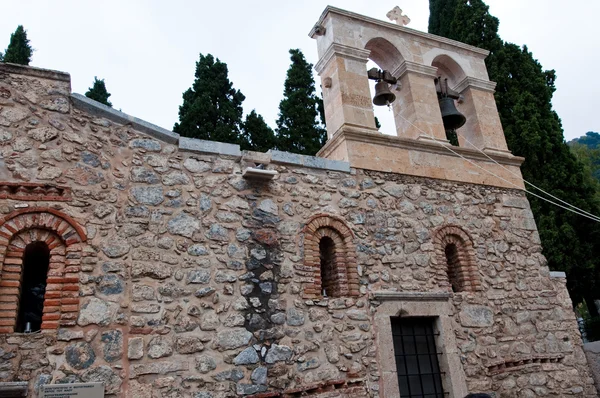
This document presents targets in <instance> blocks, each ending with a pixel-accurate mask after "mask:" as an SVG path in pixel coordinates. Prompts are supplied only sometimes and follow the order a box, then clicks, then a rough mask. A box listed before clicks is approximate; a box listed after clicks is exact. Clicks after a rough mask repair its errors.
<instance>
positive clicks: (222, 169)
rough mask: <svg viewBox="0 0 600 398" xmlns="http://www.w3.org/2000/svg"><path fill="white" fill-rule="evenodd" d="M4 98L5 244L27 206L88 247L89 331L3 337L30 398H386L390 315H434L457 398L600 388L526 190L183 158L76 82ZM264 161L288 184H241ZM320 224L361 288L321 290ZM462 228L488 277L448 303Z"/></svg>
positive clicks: (7, 357) (78, 266)
mask: <svg viewBox="0 0 600 398" xmlns="http://www.w3.org/2000/svg"><path fill="white" fill-rule="evenodd" d="M0 65H1V64H0ZM60 76H62V75H59V77H60ZM0 94H1V95H0V178H1V180H2V181H0V191H2V192H5V196H4V197H5V199H2V202H0V212H1V213H2V216H3V218H2V221H0V222H1V226H0V241H1V242H4V243H6V244H8V243H10V242H12V240H11V239H13V238H12V236H13V235H14V234H16V233H18V232H21V231H17V230H28V228H33V227H32V225H34V224H35V225H37V226H39V225H40V223H39V222H37V221H35V220H33V219H32V221H28V222H25V223H22V225H17V226H15V227H11V228H12V229H14V230H15V231H12V229H10V228H7V229H6V230H3V229H2V228H5V227H6V225H7V223H6V222H5V221H6V220H9V219H12V218H13V216H14V213H15V212H16V211H19V209H23V208H27V209H32V212H31V213H30V214H37V213H39V214H40V215H43V214H46V213H48V212H54V213H56V214H60V215H61V217H63V218H62V219H64V220H67V219H68V220H72V222H73V223H74V224H75V225H77V226H78V227H80V228H81V229H82V231H83V232H82V235H83V236H84V239H81V242H77V243H76V244H77V245H78V248H79V249H80V253H81V255H80V256H72V258H71V259H70V260H72V262H71V263H69V266H71V267H75V268H70V269H69V270H68V271H69V272H71V273H72V272H75V271H76V273H77V275H78V278H79V279H78V280H79V283H78V286H77V288H78V293H79V298H80V300H79V310H78V313H77V318H76V322H74V323H75V324H72V323H69V322H65V323H64V324H63V323H60V324H56V326H57V327H58V328H57V329H54V328H46V329H44V331H43V332H42V333H37V334H31V335H22V334H17V333H4V334H0V358H2V361H1V362H0V381H18V380H26V381H30V388H31V390H32V391H34V392H33V394H35V391H37V389H38V387H39V385H41V384H44V383H68V382H79V381H85V382H91V381H103V382H105V383H106V393H107V394H115V395H116V396H122V397H144V398H146V397H195V398H222V397H233V396H239V395H252V394H261V393H265V394H263V395H256V396H263V397H267V396H271V397H275V396H287V397H294V396H301V395H302V394H304V395H308V396H315V397H317V396H319V397H323V398H324V397H361V396H365V397H366V396H371V397H390V396H394V395H393V393H392V392H393V391H394V388H396V390H397V385H396V386H395V387H394V385H393V384H394V381H393V380H394V378H393V372H392V373H390V374H391V376H390V374H388V373H386V372H387V370H386V369H387V367H389V366H390V361H389V353H390V352H392V351H393V349H392V347H391V346H390V345H389V342H387V340H386V339H389V338H391V337H390V331H389V317H390V316H397V315H400V316H406V315H409V316H410V315H418V314H427V315H431V316H437V317H438V319H439V324H440V325H441V327H440V329H441V330H440V333H441V336H440V337H439V341H438V344H439V346H440V350H441V351H442V352H443V353H444V355H442V356H443V357H444V359H443V360H442V362H443V366H447V367H448V369H447V374H446V376H445V379H444V383H445V387H446V389H447V390H448V391H450V396H452V397H458V396H460V394H462V393H464V392H466V391H488V392H494V393H495V394H496V397H515V396H519V397H534V396H548V397H562V396H567V395H568V396H578V397H593V396H596V391H595V388H594V386H593V381H592V379H591V377H590V375H589V371H588V367H587V364H586V359H585V356H584V354H583V350H582V343H581V338H580V336H579V332H578V329H577V326H576V322H575V317H574V315H573V312H572V310H571V302H570V300H569V297H568V294H567V293H566V289H565V285H564V280H560V279H556V278H551V276H550V273H549V271H548V269H547V267H546V265H545V259H544V257H543V256H542V254H541V246H540V241H539V237H538V233H537V231H536V227H535V223H534V220H533V216H532V214H531V211H530V209H529V204H528V202H527V199H526V198H525V196H524V194H523V193H522V192H521V191H517V190H508V189H502V188H494V187H489V186H483V185H472V184H461V183H452V182H446V181H441V180H435V179H425V178H418V177H410V176H405V175H399V174H389V173H382V172H372V171H365V170H360V169H352V170H350V169H347V170H348V171H347V172H345V171H343V170H344V167H338V168H337V170H327V169H326V168H323V164H325V165H326V163H324V162H323V161H321V160H318V159H311V158H301V159H300V160H298V159H296V160H294V161H292V160H289V161H286V160H285V157H279V158H278V159H279V160H276V159H275V156H269V154H256V153H245V154H240V155H236V154H235V151H233V152H232V153H230V154H229V155H220V154H218V153H215V152H214V151H212V150H209V149H207V148H208V147H207V146H206V145H203V144H202V143H201V142H197V143H196V144H197V145H196V149H193V150H183V149H182V146H181V144H178V142H179V141H178V137H176V135H171V136H169V137H167V138H165V139H166V141H167V142H170V143H167V142H164V141H162V140H160V139H157V138H153V137H150V136H148V135H146V134H143V133H141V132H140V131H141V130H142V128H140V127H138V126H139V124H136V123H135V122H132V123H127V124H123V122H119V123H117V122H115V121H114V120H116V119H115V117H113V116H114V115H113V116H111V113H110V112H109V111H107V110H106V109H105V108H103V107H102V106H97V108H96V109H94V107H93V106H92V107H91V108H89V109H85V110H83V109H84V107H82V106H79V105H78V106H75V105H74V104H78V103H80V100H77V99H74V98H73V97H70V96H69V92H68V83H65V79H64V76H63V79H62V80H61V79H57V77H56V75H51V74H48V73H46V74H44V73H43V72H40V71H37V70H35V69H25V68H22V69H17V70H12V69H2V68H0ZM78 101H79V102H78ZM125 116H126V115H124V116H122V117H121V119H122V120H124V121H125V120H127V118H126V117H125ZM121 119H119V120H121ZM156 137H159V138H160V137H163V136H161V134H160V132H159V133H157V134H156ZM203 148H204V149H203ZM211 151H212V153H211ZM257 159H258V160H260V162H262V163H264V164H267V166H266V167H267V168H268V169H270V170H276V171H277V172H278V175H277V176H276V177H275V179H274V180H273V181H270V182H256V181H251V180H246V179H244V178H242V170H243V169H244V168H245V167H247V166H253V165H255V163H256V162H257V161H258V160H257ZM290 159H295V158H294V157H293V156H291V157H290ZM336 164H337V165H338V166H339V162H338V163H336ZM3 182H7V183H11V184H13V185H10V187H9V185H7V187H8V188H6V189H5V190H4V191H3V189H4V188H3V187H2V184H3ZM26 183H27V184H26ZM19 184H22V185H23V187H25V188H23V189H20V188H19ZM28 184H29V185H28ZM14 186H17V188H14ZM11 187H12V188H11ZM36 188H40V189H38V190H37V192H36V191H35V189H36ZM49 189H52V192H51V193H52V194H53V195H55V196H52V195H49V194H48V190H49ZM53 189H56V190H57V191H59V192H62V193H64V195H62V194H61V195H60V197H57V196H56V195H57V194H56V192H54V190H53ZM17 190H18V192H17ZM0 193H1V192H0ZM17 193H18V194H17ZM59 199H60V200H59ZM36 212H37V213H36ZM318 214H320V215H326V216H330V217H332V218H333V219H335V220H339V222H340V223H342V225H344V226H345V227H346V228H348V230H349V231H350V234H351V236H352V239H351V242H352V245H351V246H347V247H352V248H353V250H355V252H354V253H346V256H347V257H346V260H344V261H345V262H344V264H348V263H351V260H354V261H355V264H356V270H355V271H356V277H357V280H358V286H357V292H356V294H355V295H349V296H345V297H329V298H327V297H325V298H323V297H321V296H320V295H319V294H317V293H316V292H315V291H313V290H311V287H310V286H311V285H315V283H316V282H318V281H317V280H316V277H314V275H313V276H312V277H311V275H310V272H311V271H313V270H311V269H310V266H309V265H307V261H306V255H307V253H306V251H305V247H306V246H307V245H306V243H305V242H306V241H307V240H306V239H307V234H308V233H309V232H308V230H306V229H305V226H306V224H307V223H308V222H309V220H311V217H314V216H315V215H318ZM28 223H29V224H28ZM36 223H37V224H36ZM61 225H62V224H60V223H59V224H58V225H57V226H54V227H50V226H47V227H46V229H49V230H52V231H54V230H57V231H62V228H61ZM448 226H453V228H458V229H460V230H461V231H463V233H464V236H466V237H467V238H468V239H469V240H470V241H469V242H468V243H469V245H471V246H470V247H471V248H472V249H471V250H469V252H468V253H466V254H465V253H463V255H465V256H471V260H470V261H472V263H473V264H476V266H477V270H478V271H477V275H475V277H476V279H477V283H476V284H473V286H474V287H475V288H473V289H469V290H467V291H464V292H458V293H452V289H451V287H450V283H449V281H448V277H447V272H446V264H445V262H444V258H443V257H440V255H439V253H440V250H442V249H441V248H440V247H436V242H441V241H442V240H440V239H437V238H436V237H437V236H438V235H437V234H438V231H441V230H443V229H444V228H447V227H448ZM36 228H37V227H36ZM2 231H5V232H4V233H5V235H2ZM6 231H7V232H6ZM57 234H58V233H57ZM58 235H60V234H58ZM64 239H69V237H65V238H64ZM1 242H0V243H1ZM67 257H68V255H67ZM8 258H9V257H4V258H2V257H0V260H2V264H3V265H2V267H7V266H8V265H9V264H8V263H7V259H8ZM307 267H308V269H307ZM307 273H308V274H307ZM2 275H4V274H2ZM469 275H470V274H469ZM352 280H354V279H352ZM5 282H6V281H5V280H0V289H1V288H2V287H3V286H5V285H3V284H4V283H5ZM350 284H352V283H350ZM58 291H63V290H62V289H59V290H58ZM65 291H66V290H65ZM67 296H68V294H65V295H62V296H61V297H67ZM3 297H4V296H2V295H0V300H2V299H3ZM422 303H424V305H425V304H426V308H425V307H422V308H421V307H419V305H421V304H422ZM0 305H3V304H0ZM11 308H12V307H11ZM419 308H421V309H419ZM423 308H425V309H423ZM4 311H5V308H4V307H0V315H1V314H2V313H3V312H4ZM6 311H8V310H6ZM11 311H14V310H13V309H11ZM417 312H418V313H417ZM58 318H59V319H58V320H57V322H59V321H60V320H62V319H63V318H62V315H59V316H58ZM386 322H387V324H386ZM51 325H54V324H51ZM386 358H387V359H386ZM392 358H393V356H392ZM453 364H454V365H455V366H453ZM396 384H397V382H396ZM396 395H397V394H396ZM34 396H35V395H34Z"/></svg>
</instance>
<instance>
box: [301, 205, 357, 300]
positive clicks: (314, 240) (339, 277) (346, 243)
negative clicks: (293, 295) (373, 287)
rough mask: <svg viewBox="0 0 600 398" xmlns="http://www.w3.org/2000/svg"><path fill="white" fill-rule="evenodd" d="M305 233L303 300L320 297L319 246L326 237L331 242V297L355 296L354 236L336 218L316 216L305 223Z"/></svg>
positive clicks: (344, 224) (302, 277)
mask: <svg viewBox="0 0 600 398" xmlns="http://www.w3.org/2000/svg"><path fill="white" fill-rule="evenodd" d="M303 232H304V269H303V270H302V272H301V275H299V276H300V277H301V279H300V280H302V281H303V282H304V292H303V293H304V297H306V298H317V297H321V294H322V278H321V253H320V250H319V243H320V241H321V239H323V238H324V237H327V238H329V239H331V240H332V241H333V244H334V247H335V249H334V253H333V257H332V262H333V265H332V267H333V270H334V274H335V285H336V286H335V287H334V289H333V290H332V292H333V296H334V297H344V296H358V295H359V285H358V282H359V280H358V269H357V261H356V247H355V246H354V243H353V241H352V240H353V238H354V234H353V232H352V230H351V229H350V228H348V226H347V225H346V223H344V221H343V220H342V219H340V218H338V217H335V216H331V215H326V214H317V215H314V216H312V217H311V218H309V219H308V221H307V223H306V225H305V226H304V228H303Z"/></svg>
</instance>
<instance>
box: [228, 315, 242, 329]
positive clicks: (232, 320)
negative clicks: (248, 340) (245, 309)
mask: <svg viewBox="0 0 600 398" xmlns="http://www.w3.org/2000/svg"><path fill="white" fill-rule="evenodd" d="M244 322H245V318H244V316H243V315H242V314H238V313H233V314H230V315H229V316H227V318H225V320H224V321H223V325H224V326H226V327H228V328H232V327H235V326H244Z"/></svg>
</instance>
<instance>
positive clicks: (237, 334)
mask: <svg viewBox="0 0 600 398" xmlns="http://www.w3.org/2000/svg"><path fill="white" fill-rule="evenodd" d="M251 338H252V333H250V332H249V331H248V330H246V329H228V330H222V331H220V332H218V333H217V336H216V339H215V346H216V348H217V349H218V350H219V351H223V350H233V349H236V348H238V347H243V346H245V345H247V344H248V343H249V342H250V339H251Z"/></svg>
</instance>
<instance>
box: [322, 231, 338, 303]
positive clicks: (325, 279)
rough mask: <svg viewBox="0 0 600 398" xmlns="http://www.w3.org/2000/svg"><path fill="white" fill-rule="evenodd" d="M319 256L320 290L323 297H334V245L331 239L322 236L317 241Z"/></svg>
mask: <svg viewBox="0 0 600 398" xmlns="http://www.w3.org/2000/svg"><path fill="white" fill-rule="evenodd" d="M319 254H320V256H321V289H322V290H323V291H322V294H323V296H335V285H336V278H335V244H334V243H333V239H331V238H329V237H327V236H324V237H323V238H321V240H320V241H319Z"/></svg>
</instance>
